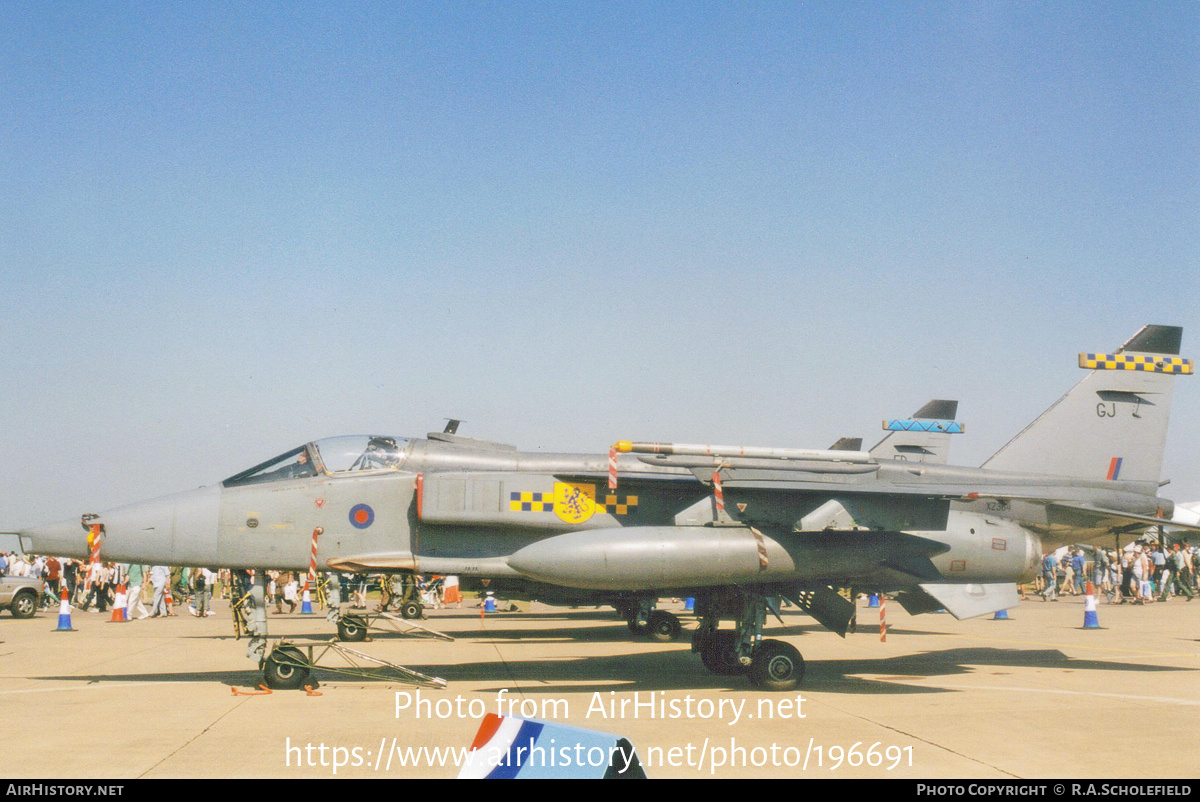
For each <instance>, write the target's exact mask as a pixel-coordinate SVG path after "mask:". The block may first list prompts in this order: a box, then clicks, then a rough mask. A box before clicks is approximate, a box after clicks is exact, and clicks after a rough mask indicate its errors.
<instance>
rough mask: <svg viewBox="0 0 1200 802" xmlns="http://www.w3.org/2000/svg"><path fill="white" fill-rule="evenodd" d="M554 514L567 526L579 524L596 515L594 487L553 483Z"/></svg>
mask: <svg viewBox="0 0 1200 802" xmlns="http://www.w3.org/2000/svg"><path fill="white" fill-rule="evenodd" d="M554 512H555V513H556V514H557V515H558V517H559V518H561V519H563V520H564V521H566V522H567V523H569V524H581V523H583V522H584V521H586V520H587V519H588V518H591V517H592V516H593V515H595V513H596V486H595V485H592V484H571V483H569V482H555V483H554Z"/></svg>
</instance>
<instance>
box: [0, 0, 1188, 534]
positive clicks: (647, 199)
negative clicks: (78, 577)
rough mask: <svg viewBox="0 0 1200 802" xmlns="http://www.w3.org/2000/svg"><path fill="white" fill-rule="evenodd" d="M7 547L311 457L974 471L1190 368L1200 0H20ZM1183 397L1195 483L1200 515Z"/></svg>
mask: <svg viewBox="0 0 1200 802" xmlns="http://www.w3.org/2000/svg"><path fill="white" fill-rule="evenodd" d="M0 25H3V29H4V30H5V32H6V35H5V37H4V42H3V43H2V44H0V120H2V123H0V148H2V149H3V152H4V154H5V157H4V158H3V159H0V287H2V289H3V291H2V292H0V337H2V338H3V339H2V341H3V343H4V350H3V353H4V361H5V368H6V369H5V371H4V374H5V382H4V385H5V389H4V392H3V395H2V396H0V398H3V400H4V403H3V410H2V412H0V414H2V415H3V416H4V418H3V420H4V426H3V431H4V434H3V443H4V448H3V451H4V454H5V457H6V459H4V460H0V462H2V463H3V467H0V486H2V487H3V488H4V493H3V494H0V527H7V528H12V527H19V526H25V525H31V524H36V523H41V522H45V521H48V520H58V519H62V518H66V517H71V516H74V515H76V514H78V513H79V512H83V511H91V510H99V509H104V508H106V507H110V506H113V505H115V504H119V503H124V502H128V501H134V500H138V499H140V498H145V497H148V496H152V495H157V494H161V493H167V492H172V491H175V490H179V489H183V488H187V487H194V486H197V485H200V484H207V483H211V482H212V481H216V480H219V479H221V478H223V477H225V476H229V475H231V474H233V473H236V472H237V471H238V470H241V469H242V468H245V467H247V466H249V465H252V464H254V463H257V462H259V461H261V460H263V459H266V458H267V457H270V456H272V455H274V454H276V453H280V452H282V451H284V450H286V449H287V448H289V447H291V446H293V445H296V444H298V443H300V442H302V441H304V440H308V439H313V438H318V437H324V436H330V435H337V434H346V433H360V432H386V433H394V434H408V435H420V434H423V433H424V432H426V431H428V430H432V429H440V428H441V425H442V422H443V419H444V418H446V417H449V416H454V417H459V418H463V419H465V420H466V421H467V422H466V423H465V424H464V426H463V429H462V432H463V433H465V434H471V435H474V436H478V437H484V438H489V439H499V440H505V441H509V442H514V443H516V444H518V445H520V446H521V447H523V448H529V449H545V450H584V451H601V450H603V449H605V448H606V447H607V445H608V444H609V443H610V442H612V441H614V440H616V439H621V438H626V439H653V440H681V441H704V442H720V443H746V444H750V445H786V446H797V447H823V446H825V445H828V444H829V443H830V442H832V441H833V440H834V439H836V438H837V437H839V436H842V435H856V436H863V437H864V438H866V440H867V441H868V443H870V442H872V441H873V440H874V439H875V438H876V437H877V436H878V435H879V434H880V432H879V428H878V427H879V420H880V419H881V418H883V417H885V416H899V415H904V414H908V413H910V412H911V411H913V410H914V409H915V408H916V407H918V406H919V405H920V404H921V403H923V402H924V401H925V400H926V399H928V398H930V397H950V398H958V399H960V402H961V405H960V418H961V419H963V420H964V421H966V423H967V434H966V435H964V436H963V437H962V438H960V439H959V440H958V441H957V442H956V443H955V445H954V449H955V450H954V452H953V453H952V461H954V462H961V463H963V464H979V463H980V462H982V461H983V460H984V459H985V458H986V457H987V456H988V455H989V454H990V453H992V452H993V451H995V450H996V449H997V448H999V447H1000V446H1001V445H1003V443H1004V442H1005V441H1006V440H1007V439H1008V438H1009V437H1010V436H1012V434H1014V433H1015V432H1016V431H1018V430H1019V429H1020V428H1021V427H1022V426H1023V425H1024V424H1025V423H1027V422H1028V421H1029V420H1031V419H1032V418H1033V417H1035V416H1036V415H1037V414H1038V413H1040V411H1041V410H1042V409H1044V408H1045V407H1046V406H1048V405H1049V404H1050V403H1052V402H1053V401H1054V400H1055V399H1057V398H1058V397H1059V396H1060V395H1061V394H1062V393H1063V392H1064V391H1065V390H1066V389H1067V388H1069V387H1070V386H1071V385H1072V384H1073V383H1074V382H1075V381H1077V380H1078V379H1079V378H1080V377H1081V376H1082V373H1081V372H1080V371H1079V369H1078V368H1077V367H1076V366H1075V359H1076V354H1077V352H1079V351H1082V350H1111V349H1113V348H1115V347H1116V346H1117V345H1119V344H1120V343H1121V342H1123V341H1124V340H1125V339H1126V338H1127V337H1128V336H1130V335H1132V334H1133V333H1134V332H1135V331H1136V330H1137V329H1138V328H1139V327H1140V326H1141V325H1142V324H1144V323H1150V322H1155V323H1167V324H1175V325H1183V326H1184V327H1185V335H1184V351H1185V356H1192V357H1195V356H1198V355H1200V349H1195V348H1194V346H1193V343H1195V342H1198V340H1197V330H1198V329H1200V326H1198V325H1197V324H1200V320H1197V315H1196V314H1195V309H1196V300H1197V298H1198V297H1200V271H1198V270H1197V256H1198V255H1200V214H1198V212H1200V208H1198V207H1200V202H1198V201H1200V100H1198V99H1200V70H1198V64H1200V6H1197V5H1196V4H1195V3H1158V4H1142V3H1127V4H1123V3H1112V4H1104V5H1101V6H1097V5H1095V4H1085V3H1077V4H1076V3H1057V4H1004V3H978V4H969V3H911V4H894V5H892V4H888V5H876V4H841V3H818V4H805V3H788V4H773V3H752V4H700V3H654V4H616V3H561V4H532V5H530V4H516V3H494V4H489V3H435V4H427V5H422V4H415V3H413V4H404V5H403V6H402V7H400V8H397V7H394V5H393V4H387V3H381V4H365V3H354V4H332V3H314V4H302V3H284V4H279V5H271V4H266V3H263V4H254V5H253V6H251V7H244V6H243V4H232V3H228V4H219V3H206V4H184V3H147V4H136V3H111V4H103V3H86V4H82V3H81V4H52V5H46V4H42V3H21V2H7V3H4V4H3V5H0ZM1197 381H1198V380H1197V379H1195V378H1194V377H1193V378H1185V379H1181V380H1180V381H1179V387H1178V392H1177V394H1176V402H1175V409H1174V414H1173V420H1172V427H1171V432H1170V436H1169V444H1168V450H1167V460H1166V466H1165V469H1164V477H1169V478H1171V479H1172V485H1171V486H1170V487H1169V488H1168V489H1167V491H1166V494H1167V495H1168V496H1171V497H1174V498H1176V499H1178V500H1181V501H1182V500H1194V499H1200V467H1198V466H1197V465H1196V464H1195V454H1196V443H1197V441H1198V439H1200V405H1198V404H1197V399H1198V398H1200V395H1198V393H1200V387H1197V386H1196V385H1197Z"/></svg>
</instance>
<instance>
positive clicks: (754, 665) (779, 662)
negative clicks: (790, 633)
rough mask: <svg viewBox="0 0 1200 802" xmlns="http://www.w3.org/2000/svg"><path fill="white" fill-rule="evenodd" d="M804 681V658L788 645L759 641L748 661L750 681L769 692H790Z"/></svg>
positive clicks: (778, 641)
mask: <svg viewBox="0 0 1200 802" xmlns="http://www.w3.org/2000/svg"><path fill="white" fill-rule="evenodd" d="M803 679H804V658H803V657H801V656H800V652H798V651H796V648H795V647H794V646H792V645H791V644H790V643H784V642H783V641H781V640H764V641H760V642H759V644H758V646H756V647H754V654H753V655H751V661H750V681H751V682H753V683H754V684H755V685H757V686H758V687H760V688H765V689H766V690H769V691H790V690H792V689H793V688H795V687H796V686H797V685H799V684H800V681H801V680H803Z"/></svg>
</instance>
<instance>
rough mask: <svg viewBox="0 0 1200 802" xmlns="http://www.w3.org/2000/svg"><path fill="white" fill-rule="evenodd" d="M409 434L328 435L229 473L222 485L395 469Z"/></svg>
mask: <svg viewBox="0 0 1200 802" xmlns="http://www.w3.org/2000/svg"><path fill="white" fill-rule="evenodd" d="M408 444H409V438H407V437H391V436H389V435H366V434H359V435H349V436H346V437H327V438H325V439H324V440H316V441H314V442H311V443H308V444H307V445H303V446H299V447H298V448H293V449H292V450H291V451H288V452H286V453H283V454H280V455H279V456H278V457H275V458H274V459H269V460H267V461H266V462H263V463H260V464H258V465H255V466H254V467H253V468H249V469H247V470H244V471H242V472H241V473H239V474H236V475H234V476H231V477H229V478H228V479H226V480H225V481H224V482H222V483H221V484H222V485H224V486H225V487H240V486H242V485H253V484H261V483H264V482H282V481H286V480H289V479H303V478H306V477H312V476H317V475H319V474H324V475H326V476H334V475H344V474H348V473H354V472H365V471H375V472H378V471H398V470H400V468H401V467H402V466H403V465H404V459H405V457H406V456H407V453H408Z"/></svg>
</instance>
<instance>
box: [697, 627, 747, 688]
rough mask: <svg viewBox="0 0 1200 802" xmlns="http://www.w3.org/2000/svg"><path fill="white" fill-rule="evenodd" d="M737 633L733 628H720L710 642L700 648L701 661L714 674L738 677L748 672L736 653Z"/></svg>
mask: <svg viewBox="0 0 1200 802" xmlns="http://www.w3.org/2000/svg"><path fill="white" fill-rule="evenodd" d="M736 643H737V633H736V632H734V631H733V630H731V629H719V630H717V631H716V632H714V633H713V634H712V638H711V639H710V640H709V641H708V643H706V644H704V645H703V646H702V647H701V649H700V661H701V662H702V663H704V667H705V668H707V669H708V670H709V671H710V672H712V673H713V674H718V675H720V676H723V677H736V676H740V675H742V674H745V673H746V667H745V666H744V665H742V664H741V663H740V662H738V659H737V655H736V654H735V653H734V645H735V644H736Z"/></svg>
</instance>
